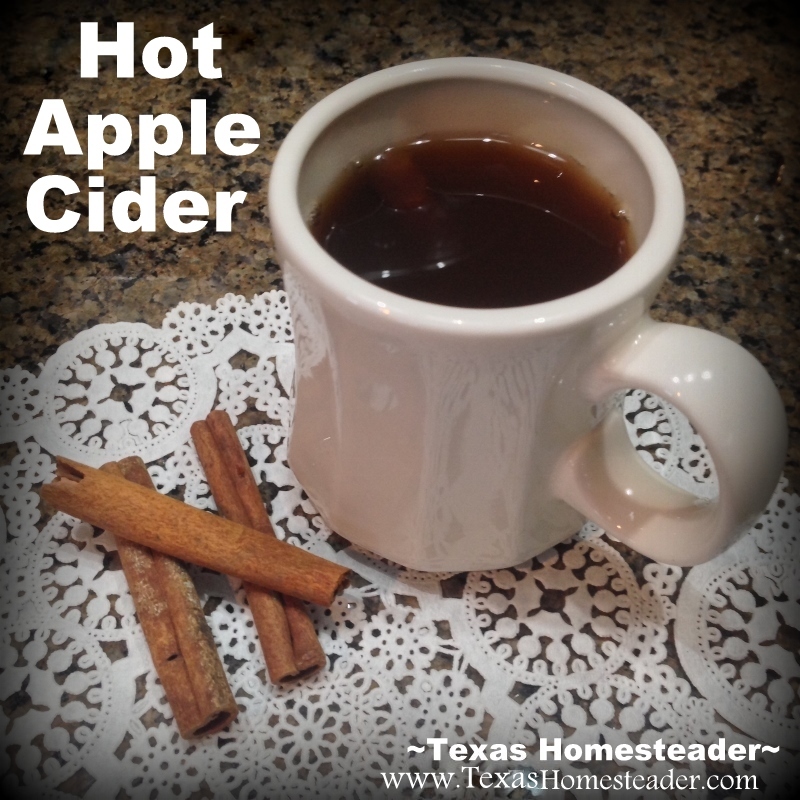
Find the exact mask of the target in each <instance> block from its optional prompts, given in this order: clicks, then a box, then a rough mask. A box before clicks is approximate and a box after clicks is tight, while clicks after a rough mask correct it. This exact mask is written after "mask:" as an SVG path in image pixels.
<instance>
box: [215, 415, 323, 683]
mask: <svg viewBox="0 0 800 800" xmlns="http://www.w3.org/2000/svg"><path fill="white" fill-rule="evenodd" d="M206 424H207V425H208V429H209V431H210V432H211V435H212V436H213V437H214V442H215V443H216V446H217V450H218V451H219V453H220V456H221V458H222V461H223V463H224V464H225V466H226V467H227V473H228V475H229V476H230V479H231V482H232V483H233V485H234V487H235V490H236V494H237V496H238V498H239V500H240V501H241V504H242V506H243V507H244V510H245V512H246V514H247V519H246V520H244V519H242V520H237V521H241V522H244V523H245V524H249V525H250V527H251V528H255V530H257V531H262V532H263V533H265V534H267V535H268V536H272V537H275V529H274V528H273V527H272V523H271V522H270V519H269V515H268V514H267V508H266V506H265V505H264V501H263V500H262V499H261V492H259V490H258V485H257V484H256V481H255V478H254V477H253V473H252V471H251V470H250V464H249V463H248V461H247V455H246V454H245V452H244V449H243V448H242V445H241V444H240V442H239V437H238V436H237V435H236V430H235V429H234V427H233V424H232V423H231V420H230V417H229V416H228V414H227V413H226V412H225V411H219V410H217V411H212V412H211V413H210V414H209V415H208V417H207V418H206ZM212 491H213V489H212ZM284 609H285V614H286V620H287V622H288V624H289V630H290V631H291V636H292V648H293V651H294V660H295V663H296V664H297V669H298V671H299V673H300V674H301V675H306V674H310V673H312V672H316V671H317V670H318V669H322V668H323V667H324V666H325V665H326V664H327V662H328V659H327V657H326V656H325V652H324V650H323V649H322V646H321V645H320V643H319V639H318V638H317V632H316V630H315V629H314V623H313V621H312V620H311V617H309V615H308V611H307V610H306V608H305V606H304V605H303V603H302V602H301V601H299V600H297V599H296V598H294V597H285V598H284Z"/></svg>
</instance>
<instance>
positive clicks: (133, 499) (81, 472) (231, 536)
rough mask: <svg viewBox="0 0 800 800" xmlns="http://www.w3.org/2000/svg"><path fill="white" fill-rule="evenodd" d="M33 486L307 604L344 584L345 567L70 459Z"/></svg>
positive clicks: (53, 500) (153, 542) (62, 503)
mask: <svg viewBox="0 0 800 800" xmlns="http://www.w3.org/2000/svg"><path fill="white" fill-rule="evenodd" d="M40 493H41V496H42V497H43V498H44V500H46V501H47V502H48V503H50V504H51V505H52V506H54V507H55V508H57V509H59V510H60V511H64V512H65V513H67V514H71V515H72V516H74V517H79V518H80V519H83V520H85V521H86V522H88V523H90V524H92V525H95V526H97V527H99V528H104V529H105V530H107V531H109V532H111V533H113V534H115V535H116V536H119V537H122V538H126V539H131V540H132V541H135V542H138V543H139V544H143V545H145V546H147V547H150V548H152V549H153V550H158V551H160V552H163V553H166V554H168V555H171V556H174V557H175V558H178V559H181V560H182V561H189V562H191V563H193V564H198V565H199V566H201V567H207V568H208V569H213V570H217V571H218V572H223V573H225V574H227V575H233V576H234V577H237V578H241V579H242V580H246V581H250V582H251V583H254V584H256V585H258V586H263V587H264V588H267V589H272V590H273V591H276V592H280V593H282V594H288V595H291V596H293V597H298V598H300V599H302V600H308V601H309V602H312V603H319V604H320V605H326V606H327V605H330V604H331V603H332V602H333V598H334V597H335V596H336V594H337V593H338V592H339V590H340V589H342V588H343V587H344V586H345V585H346V584H347V576H348V574H349V570H348V569H347V568H345V567H342V566H340V565H338V564H334V563H333V562H331V561H327V560H326V559H324V558H320V557H319V556H316V555H314V554H313V553H308V552H306V551H305V550H302V549H301V548H299V547H293V546H292V545H290V544H288V543H286V542H282V541H280V540H279V539H274V538H270V537H269V536H264V535H263V534H262V533H260V532H259V531H255V530H253V529H252V528H249V527H246V526H244V525H239V524H237V523H235V522H230V521H229V520H226V519H223V518H222V517H219V516H217V515H216V514H210V513H208V512H207V511H201V510H200V509H197V508H193V507H192V506H189V505H186V504H185V503H181V502H180V501H179V500H175V499H173V498H171V497H167V496H165V495H162V494H159V493H158V492H153V491H152V490H150V489H146V488H144V487H143V486H139V485H137V484H135V483H131V482H130V481H126V480H125V479H124V478H121V477H119V476H116V475H110V474H108V473H105V472H101V471H100V470H97V469H94V468H92V467H88V466H86V465H84V464H79V463H78V462H76V461H72V460H70V459H66V458H58V459H56V479H55V480H54V481H53V482H52V483H49V484H46V485H45V486H43V487H42V488H41V491H40Z"/></svg>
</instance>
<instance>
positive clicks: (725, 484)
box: [269, 58, 787, 571]
mask: <svg viewBox="0 0 800 800" xmlns="http://www.w3.org/2000/svg"><path fill="white" fill-rule="evenodd" d="M421 134H428V135H440V134H462V135H463V134H466V135H491V134H501V135H505V136H510V137H512V138H515V139H517V140H523V141H529V142H537V143H541V144H542V145H543V146H544V147H545V148H548V147H549V148H551V149H553V150H555V151H556V152H558V153H561V154H565V155H570V156H572V157H573V158H575V159H577V161H579V162H580V163H581V164H583V166H584V167H585V168H586V169H587V170H588V171H589V172H590V173H591V174H592V175H593V176H594V178H595V179H597V180H598V181H599V182H600V183H601V184H603V185H604V186H605V187H606V188H607V189H608V190H609V191H610V192H611V193H612V194H613V195H614V196H615V197H616V198H617V199H618V200H620V201H621V203H622V206H623V207H624V208H625V210H626V213H627V215H628V218H629V220H630V224H631V230H632V233H633V238H634V242H635V252H634V253H633V255H632V256H631V258H630V259H629V261H628V262H627V263H626V264H625V265H624V266H623V267H621V268H620V269H619V270H618V271H617V272H615V273H614V274H613V275H611V276H610V277H608V278H606V279H605V280H603V281H602V282H600V283H598V284H597V285H595V286H592V287H590V288H588V289H585V290H583V291H580V292H577V293H575V294H572V295H568V296H566V297H561V298H559V299H556V300H552V301H548V302H546V303H540V304H537V305H531V306H522V307H515V308H502V309H471V308H456V307H448V306H443V305H437V304H432V303H426V302H423V301H419V300H414V299H410V298H407V297H403V296H399V295H397V294H394V293H391V292H388V291H386V290H385V289H382V288H380V287H378V286H375V285H373V284H371V283H368V282H367V281H365V280H363V279H362V278H359V277H358V276H356V275H355V274H353V273H352V272H350V271H349V270H347V269H345V268H344V267H343V266H342V265H340V264H339V263H337V262H336V261H335V260H334V259H333V258H332V257H331V256H330V255H328V254H327V253H326V252H325V250H323V248H322V247H321V246H320V245H319V244H318V243H317V241H316V240H315V239H314V237H313V236H312V235H311V233H310V231H309V229H308V225H307V221H308V219H309V217H310V216H311V214H312V213H313V212H314V209H315V206H316V205H317V203H318V202H319V200H320V198H321V197H323V196H324V194H325V192H326V191H327V189H328V188H329V187H330V186H331V185H332V183H333V182H334V181H335V180H336V179H337V178H338V177H339V176H340V175H341V173H342V172H343V170H344V169H345V167H346V166H347V165H348V164H350V163H352V162H353V161H355V160H357V159H359V158H363V157H365V156H368V155H371V154H374V153H376V152H378V151H381V150H383V149H385V148H386V147H388V146H390V145H392V144H397V143H400V142H404V141H409V140H412V139H413V138H415V137H418V136H420V135H421ZM269 211H270V221H271V225H272V231H273V236H274V241H275V245H276V248H277V251H278V254H279V258H280V261H281V265H282V267H283V273H284V278H285V284H286V288H287V292H288V295H289V300H290V304H291V312H292V319H293V323H294V332H295V338H296V364H297V366H296V375H295V390H296V406H295V412H294V419H293V424H292V431H291V435H290V444H289V462H290V465H291V467H292V469H293V470H294V472H295V473H296V475H297V477H298V479H299V481H300V483H301V484H302V486H303V487H304V489H305V490H306V492H307V493H308V495H309V497H310V498H311V500H312V502H313V503H314V504H315V505H316V507H317V509H318V510H319V512H320V513H321V514H322V517H323V518H324V519H325V521H326V522H327V524H328V525H329V526H330V527H331V528H332V529H334V530H336V531H337V532H339V533H340V534H341V535H342V536H344V537H346V538H347V539H349V540H351V541H352V542H354V543H355V544H357V545H360V546H362V547H364V548H367V549H368V550H370V551H372V552H374V553H376V554H378V555H380V556H384V557H386V558H389V559H391V560H393V561H395V562H398V563H399V564H402V565H405V566H408V567H412V568H415V569H420V570H447V571H451V570H453V571H460V570H471V569H492V568H499V567H506V566H512V565H514V564H519V563H521V562H523V561H525V560H526V559H528V558H530V557H532V556H535V555H537V554H538V553H540V552H542V551H544V550H545V549H547V548H549V547H551V546H552V545H554V544H555V543H557V542H560V541H562V540H564V539H566V538H569V537H570V536H572V535H573V534H574V533H575V532H576V531H577V530H578V529H579V527H580V526H581V525H582V523H583V521H584V519H589V520H591V521H593V522H595V523H596V524H597V525H599V526H600V527H602V528H604V529H605V530H607V531H608V532H609V533H611V534H612V535H614V536H615V537H617V538H618V539H621V540H622V541H624V542H626V543H627V544H629V545H630V546H631V547H633V548H634V549H636V550H638V551H639V552H641V553H643V554H645V555H646V556H649V557H650V558H653V559H656V560H659V561H663V562H667V563H671V564H677V565H691V564H697V563H700V562H703V561H706V560H708V559H710V558H713V557H714V556H715V555H716V554H718V553H719V552H721V551H722V550H723V549H725V548H726V547H727V546H728V545H730V544H731V543H732V542H733V541H734V540H735V539H736V538H737V537H738V536H739V535H741V534H742V533H743V532H744V531H746V530H747V529H748V528H749V527H750V526H751V525H752V523H753V522H754V521H755V520H756V518H757V517H758V515H759V514H760V513H761V512H762V511H763V509H764V507H765V506H766V504H767V502H768V501H769V498H770V496H771V494H772V492H773V490H774V488H775V485H776V483H777V481H778V478H779V476H780V472H781V468H782V466H783V462H784V458H785V452H786V440H787V428H786V419H785V412H784V409H783V404H782V402H781V400H780V397H779V395H778V392H777V390H776V388H775V386H774V384H773V383H772V381H771V380H770V378H769V376H768V375H767V373H766V371H765V370H764V369H763V367H762V366H761V365H760V364H759V363H758V362H757V361H756V359H755V358H753V357H752V356H751V355H750V354H748V353H747V352H746V351H745V350H744V349H742V348H741V347H739V346H738V345H736V344H734V343H733V342H731V341H729V340H727V339H725V338H724V337H722V336H719V335H717V334H713V333H710V332H707V331H703V330H700V329H697V328H692V327H687V326H680V325H672V324H665V323H658V322H655V321H653V320H652V319H651V318H650V317H649V315H648V309H649V308H650V305H651V303H652V301H653V298H654V297H655V295H656V293H657V291H658V289H659V287H660V286H661V284H662V282H663V281H664V279H665V277H666V275H667V273H668V271H669V270H670V268H671V267H672V264H673V262H674V259H675V256H676V253H677V250H678V246H679V244H680V240H681V236H682V232H683V224H684V202H683V191H682V188H681V182H680V178H679V176H678V172H677V169H676V167H675V164H674V162H673V160H672V158H671V157H670V155H669V152H668V151H667V149H666V147H665V146H664V145H663V143H662V142H661V140H660V139H659V137H658V136H657V135H656V133H655V132H654V131H653V130H652V129H651V128H650V127H649V126H648V125H647V124H646V123H645V122H644V121H643V120H642V119H641V118H640V117H639V116H637V115H636V114H635V113H634V112H633V111H631V110H630V109H629V108H627V107H626V106H625V105H623V104H622V103H620V102H619V101H617V100H615V99H614V98H612V97H611V96H609V95H607V94H606V93H604V92H602V91H600V90H599V89H597V88H595V87H592V86H590V85H588V84H586V83H584V82H582V81H579V80H576V79H574V78H570V77H568V76H566V75H563V74H560V73H557V72H553V71H552V70H548V69H545V68H542V67H537V66H533V65H529V64H522V63H518V62H512V61H503V60H497V59H483V58H446V59H434V60H430V61H421V62H415V63H409V64H404V65H401V66H397V67H391V68H389V69H386V70H382V71H380V72H377V73H374V74H371V75H368V76H366V77H364V78H361V79H359V80H356V81H354V82H353V83H351V84H349V85H347V86H344V87H343V88H341V89H339V90H337V91H336V92H334V93H333V94H331V95H330V96H328V97H327V98H325V99H324V100H322V101H321V102H320V103H318V104H317V105H316V106H314V107H313V108H311V109H310V110H309V111H308V112H307V113H306V114H305V115H304V116H303V117H302V118H301V119H300V120H299V122H298V123H297V124H296V125H295V127H294V128H293V129H292V130H291V131H290V133H289V135H288V136H287V137H286V139H285V140H284V142H283V144H282V145H281V148H280V151H279V153H278V156H277V158H276V160H275V163H274V165H273V168H272V174H271V178H270V187H269ZM376 268H379V265H376ZM629 388H637V389H643V390H645V391H647V392H650V393H652V394H655V395H658V396H659V397H661V398H663V399H664V400H667V401H668V402H670V403H672V404H673V405H674V406H676V407H677V408H678V409H679V410H680V411H682V412H683V413H684V414H685V415H686V416H687V417H688V418H689V420H690V421H691V423H692V425H693V426H694V427H695V429H696V430H697V432H698V433H699V434H700V435H701V436H702V438H703V439H704V441H705V443H706V446H707V448H708V451H709V454H710V455H711V458H712V459H713V461H714V465H715V468H716V472H717V477H718V483H719V495H718V497H717V498H716V499H714V500H711V501H708V500H700V499H699V498H697V497H696V496H694V495H693V494H690V493H688V492H685V491H683V490H682V489H679V488H677V487H675V486H674V485H672V484H670V483H669V482H667V481H666V480H665V479H663V478H662V477H660V476H659V475H658V474H657V473H656V472H655V471H654V470H653V469H651V468H650V467H649V466H648V465H647V464H646V463H645V462H644V461H643V460H642V459H641V458H640V457H639V456H638V455H637V454H636V451H635V450H634V448H633V446H632V444H631V442H630V440H629V437H628V435H627V431H626V428H625V422H624V418H623V417H622V414H621V411H619V410H616V409H613V408H612V410H611V411H608V412H607V413H605V414H604V415H600V414H599V412H598V409H599V408H607V407H608V406H609V405H610V404H609V403H608V400H609V398H610V397H611V396H612V395H613V394H614V393H615V392H617V391H619V390H623V389H629ZM598 417H599V418H598Z"/></svg>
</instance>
